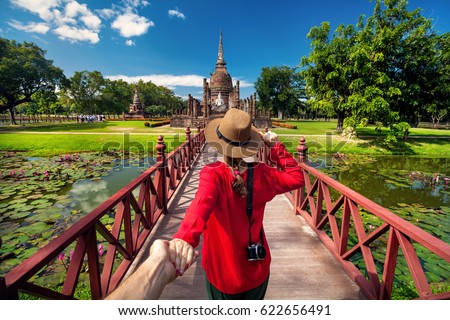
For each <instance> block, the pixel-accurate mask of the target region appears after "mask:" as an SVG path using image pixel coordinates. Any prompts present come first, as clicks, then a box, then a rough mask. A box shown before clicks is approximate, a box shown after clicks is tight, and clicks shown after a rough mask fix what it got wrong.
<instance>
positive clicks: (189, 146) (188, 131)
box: [186, 126, 194, 170]
mask: <svg viewBox="0 0 450 320" xmlns="http://www.w3.org/2000/svg"><path fill="white" fill-rule="evenodd" d="M186 141H187V156H188V167H187V169H188V170H190V169H191V163H192V160H193V159H194V155H193V152H194V148H193V147H192V141H191V128H190V127H189V126H187V127H186Z"/></svg>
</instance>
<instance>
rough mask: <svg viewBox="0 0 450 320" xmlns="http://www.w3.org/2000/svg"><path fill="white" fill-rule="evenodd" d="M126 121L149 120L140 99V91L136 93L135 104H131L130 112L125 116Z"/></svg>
mask: <svg viewBox="0 0 450 320" xmlns="http://www.w3.org/2000/svg"><path fill="white" fill-rule="evenodd" d="M124 118H125V119H145V118H148V116H147V114H146V113H145V110H144V105H143V104H142V102H141V99H140V98H139V93H138V89H137V88H136V90H135V91H134V97H133V103H131V104H130V110H129V112H128V113H125V114H124Z"/></svg>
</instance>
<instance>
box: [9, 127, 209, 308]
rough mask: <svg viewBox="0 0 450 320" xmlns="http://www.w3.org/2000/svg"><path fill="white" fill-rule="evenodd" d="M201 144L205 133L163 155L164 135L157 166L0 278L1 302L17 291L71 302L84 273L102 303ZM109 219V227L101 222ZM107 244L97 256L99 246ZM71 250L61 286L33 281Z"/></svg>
mask: <svg viewBox="0 0 450 320" xmlns="http://www.w3.org/2000/svg"><path fill="white" fill-rule="evenodd" d="M204 142H205V138H204V132H203V131H200V128H199V133H198V134H196V135H195V136H194V137H192V138H191V131H190V129H189V127H188V128H187V130H186V141H185V142H183V143H182V144H181V145H180V146H179V147H178V148H176V149H175V150H173V151H172V152H170V153H169V154H168V155H167V156H166V155H165V153H164V150H165V148H166V146H165V144H164V141H163V137H162V136H160V137H159V138H158V143H157V145H156V149H157V162H156V164H155V165H153V166H152V167H150V168H149V169H147V170H146V171H145V172H144V173H143V174H141V175H140V176H139V177H137V178H136V179H134V180H133V181H132V182H130V183H129V184H128V185H126V186H125V187H123V188H122V189H121V190H119V191H118V192H117V193H116V194H114V195H113V196H111V197H110V198H109V199H108V200H107V201H105V202H104V203H102V204H101V205H99V206H98V207H97V208H96V209H94V210H93V211H92V212H90V213H89V214H88V215H86V216H85V217H84V218H82V219H81V220H80V221H78V222H77V223H75V224H74V225H73V226H71V227H70V228H68V229H67V230H66V231H65V232H63V233H62V234H61V235H60V236H59V237H57V238H56V239H55V240H53V241H51V242H50V243H49V244H48V245H46V246H45V247H43V248H42V249H41V250H39V251H38V252H37V253H36V254H34V255H33V256H31V257H30V258H28V259H27V260H25V261H24V262H23V263H21V264H20V265H18V266H17V267H16V268H14V269H13V270H11V271H10V272H9V273H7V274H6V276H5V277H4V278H0V298H1V299H17V298H18V293H19V291H20V292H24V293H27V294H30V295H32V296H38V297H43V298H47V299H48V298H50V299H73V298H74V296H75V293H76V289H77V285H78V283H79V280H80V275H81V273H83V276H84V275H85V272H82V271H86V270H87V277H88V279H89V291H90V294H91V297H92V299H101V298H103V297H105V296H106V295H107V294H108V293H109V292H111V291H112V290H113V289H114V288H115V287H116V286H117V285H118V283H119V282H120V281H121V279H122V278H123V277H124V275H125V273H126V272H127V270H128V268H129V267H130V265H131V263H132V262H133V259H134V258H135V257H136V255H137V253H138V251H139V249H140V248H141V247H142V245H143V243H144V241H145V240H146V238H147V237H148V235H149V234H150V232H151V231H152V229H153V226H154V225H155V223H156V221H157V220H158V218H159V217H160V216H161V215H162V214H165V213H166V212H167V203H168V201H169V200H170V198H171V196H172V195H173V193H174V192H175V190H176V188H177V186H178V185H179V183H180V181H181V180H182V179H183V177H184V175H185V174H186V173H187V172H188V171H189V170H190V167H191V164H192V163H193V162H194V160H195V158H196V156H197V155H198V154H199V153H200V151H201V149H202V147H203V145H204ZM110 216H113V219H114V222H113V224H112V227H110V226H108V225H107V224H106V223H105V221H107V218H108V217H110ZM101 240H102V241H103V242H105V241H106V242H107V243H108V244H107V248H106V255H104V256H102V257H100V256H99V253H98V244H99V242H100V241H101ZM70 246H74V249H73V253H72V255H71V259H70V264H69V265H68V267H67V269H66V273H65V280H64V284H63V285H62V288H61V289H60V290H56V289H55V288H48V287H45V286H43V285H38V284H36V283H33V277H34V276H35V275H37V274H38V273H40V272H42V270H44V271H45V269H46V268H48V266H49V264H52V263H53V264H55V261H56V260H57V258H58V255H59V254H61V252H64V251H67V250H69V249H68V248H69V247H70Z"/></svg>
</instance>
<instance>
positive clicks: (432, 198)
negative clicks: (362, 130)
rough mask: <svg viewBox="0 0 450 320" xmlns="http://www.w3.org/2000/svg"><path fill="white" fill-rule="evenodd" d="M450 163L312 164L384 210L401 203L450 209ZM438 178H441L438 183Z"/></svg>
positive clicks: (349, 160) (367, 160) (359, 159)
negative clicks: (436, 180) (436, 178)
mask: <svg viewBox="0 0 450 320" xmlns="http://www.w3.org/2000/svg"><path fill="white" fill-rule="evenodd" d="M449 160H450V159H445V158H419V157H405V156H379V157H364V156H349V157H345V158H344V159H334V158H333V157H328V158H325V159H314V160H312V161H311V165H312V166H314V167H317V168H318V169H319V170H321V171H324V172H326V173H327V174H328V175H330V176H331V177H332V178H333V179H335V180H337V181H339V182H341V183H342V184H344V185H346V186H347V187H349V188H351V189H353V190H355V191H357V192H358V193H360V194H362V195H364V196H365V197H367V198H369V199H370V200H372V201H374V202H376V203H378V204H380V205H381V206H383V207H390V206H397V204H398V203H406V204H414V203H419V204H422V205H424V206H426V207H439V206H450V183H448V181H449V177H450V161H449ZM418 173H420V175H418ZM436 176H439V177H440V179H439V181H438V182H437V183H436V182H435V181H434V180H433V179H435V177H436ZM446 179H447V180H446Z"/></svg>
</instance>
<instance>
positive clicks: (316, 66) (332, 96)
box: [301, 0, 450, 130]
mask: <svg viewBox="0 0 450 320" xmlns="http://www.w3.org/2000/svg"><path fill="white" fill-rule="evenodd" d="M407 5H408V2H407V1H406V0H376V1H375V7H374V11H373V14H372V16H370V17H368V18H367V19H366V20H365V19H364V16H361V17H360V18H359V20H358V22H357V23H356V25H340V26H338V27H337V29H336V30H335V31H334V33H333V34H332V35H330V25H329V23H328V22H323V23H322V25H321V26H316V27H313V28H312V29H311V30H310V32H309V33H308V36H307V37H308V38H309V39H310V40H311V49H312V50H311V53H310V55H309V56H308V57H304V58H303V59H302V62H301V65H302V66H303V67H304V69H303V71H302V72H303V75H304V77H305V79H306V83H307V86H306V87H307V93H308V95H309V97H310V99H309V103H310V104H311V105H312V106H313V107H314V108H317V109H319V110H322V111H323V112H333V113H334V114H335V115H336V116H337V117H338V128H337V129H338V130H340V129H342V125H343V120H344V118H345V117H352V118H354V121H353V123H357V122H358V121H359V120H361V119H363V118H367V119H369V120H370V121H380V122H382V123H383V124H385V125H387V126H391V127H392V126H394V125H395V124H396V123H399V122H402V121H405V122H408V123H409V124H411V125H413V126H415V125H417V124H418V122H419V120H420V119H421V117H422V118H423V117H429V116H433V119H438V118H439V117H440V118H442V117H443V116H445V115H446V114H447V113H448V110H449V109H448V108H449V103H448V101H449V97H448V88H449V87H450V83H449V76H448V62H449V60H448V59H449V42H448V40H449V36H448V33H446V34H443V35H441V36H439V35H437V34H436V33H435V31H434V30H433V29H432V23H431V21H430V20H429V19H427V18H425V17H423V16H422V15H421V10H420V9H415V10H412V11H408V9H407Z"/></svg>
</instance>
